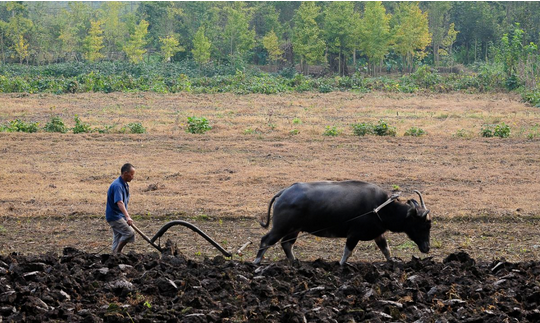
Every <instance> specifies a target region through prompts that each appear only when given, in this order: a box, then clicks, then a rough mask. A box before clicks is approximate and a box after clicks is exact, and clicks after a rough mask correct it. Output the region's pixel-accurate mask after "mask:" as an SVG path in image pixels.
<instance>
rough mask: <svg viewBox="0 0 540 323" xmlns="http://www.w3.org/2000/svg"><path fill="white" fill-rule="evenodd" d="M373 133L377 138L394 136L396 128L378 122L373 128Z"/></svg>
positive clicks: (380, 121)
mask: <svg viewBox="0 0 540 323" xmlns="http://www.w3.org/2000/svg"><path fill="white" fill-rule="evenodd" d="M373 133H375V134H376V135H377V136H392V137H395V136H396V127H392V126H389V125H388V124H387V123H386V121H384V120H382V119H381V120H379V123H378V124H376V125H375V126H374V127H373Z"/></svg>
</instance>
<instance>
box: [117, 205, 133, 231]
mask: <svg viewBox="0 0 540 323" xmlns="http://www.w3.org/2000/svg"><path fill="white" fill-rule="evenodd" d="M116 204H117V205H118V208H119V209H120V211H121V212H122V214H123V215H124V216H125V217H126V222H127V224H129V225H131V224H132V223H133V220H132V219H131V217H130V216H129V213H128V211H127V209H126V206H125V205H124V201H118V202H117V203H116Z"/></svg>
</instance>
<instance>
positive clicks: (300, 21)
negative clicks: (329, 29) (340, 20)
mask: <svg viewBox="0 0 540 323" xmlns="http://www.w3.org/2000/svg"><path fill="white" fill-rule="evenodd" d="M319 15H320V9H319V7H317V5H316V4H315V2H312V1H304V2H302V4H301V5H300V7H299V8H298V10H297V11H296V14H295V16H294V28H293V50H294V52H295V54H297V55H298V56H300V65H301V66H302V71H305V73H306V74H308V73H309V65H312V64H315V63H317V62H320V61H322V59H323V57H324V48H325V46H326V44H325V43H324V40H322V38H321V30H320V29H319V25H318V24H317V18H318V17H319ZM304 63H305V66H304Z"/></svg>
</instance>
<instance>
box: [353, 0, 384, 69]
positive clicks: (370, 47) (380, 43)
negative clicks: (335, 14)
mask: <svg viewBox="0 0 540 323" xmlns="http://www.w3.org/2000/svg"><path fill="white" fill-rule="evenodd" d="M359 40H360V44H359V46H360V50H361V51H362V53H363V54H364V55H366V56H367V57H368V59H369V63H370V65H371V71H372V72H373V74H375V73H376V70H375V66H376V65H379V67H380V66H381V64H382V61H383V59H384V56H385V55H386V54H388V52H389V50H390V40H391V35H390V15H387V14H386V9H385V8H384V6H383V5H382V2H380V1H370V2H366V6H365V7H364V18H363V19H362V21H361V24H360V34H359Z"/></svg>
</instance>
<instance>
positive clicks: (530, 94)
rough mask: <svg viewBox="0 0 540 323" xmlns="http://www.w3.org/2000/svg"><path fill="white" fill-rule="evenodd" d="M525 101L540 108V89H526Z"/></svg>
mask: <svg viewBox="0 0 540 323" xmlns="http://www.w3.org/2000/svg"><path fill="white" fill-rule="evenodd" d="M522 98H523V101H525V102H528V103H529V104H531V105H532V106H535V107H537V108H540V89H536V90H532V91H525V92H524V93H523V94H522Z"/></svg>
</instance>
